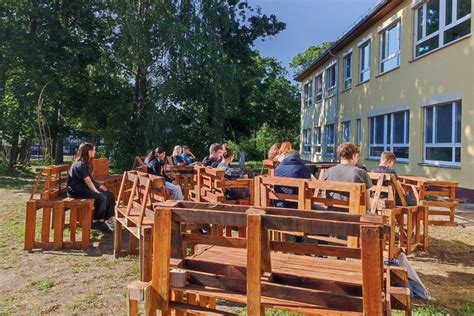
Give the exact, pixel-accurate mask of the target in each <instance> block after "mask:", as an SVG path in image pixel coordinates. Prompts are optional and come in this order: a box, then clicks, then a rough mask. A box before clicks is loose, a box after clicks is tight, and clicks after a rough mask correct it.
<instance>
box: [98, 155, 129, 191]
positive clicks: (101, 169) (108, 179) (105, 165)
mask: <svg viewBox="0 0 474 316" xmlns="http://www.w3.org/2000/svg"><path fill="white" fill-rule="evenodd" d="M92 178H94V180H95V181H97V182H98V183H99V184H100V185H105V186H106V187H107V190H109V191H110V192H112V193H113V194H114V196H115V197H117V195H118V191H119V188H120V183H121V181H122V175H121V174H113V175H111V174H110V171H109V160H108V159H107V158H97V159H93V160H92Z"/></svg>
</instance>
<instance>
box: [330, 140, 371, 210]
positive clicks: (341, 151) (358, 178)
mask: <svg viewBox="0 0 474 316" xmlns="http://www.w3.org/2000/svg"><path fill="white" fill-rule="evenodd" d="M337 154H338V156H339V159H340V161H341V162H340V163H339V164H338V165H336V166H334V167H332V168H329V169H328V170H326V173H325V174H324V180H327V181H340V182H352V183H364V184H365V188H366V191H365V194H366V197H365V198H366V199H365V200H366V201H369V189H370V188H371V187H372V180H371V179H370V177H369V174H368V173H367V171H365V170H363V169H361V168H359V167H357V164H358V162H359V159H360V148H359V146H357V145H355V144H352V143H343V144H341V145H339V147H338V148H337ZM328 195H329V196H330V197H332V198H334V199H340V200H346V201H347V200H349V195H348V193H339V192H328Z"/></svg>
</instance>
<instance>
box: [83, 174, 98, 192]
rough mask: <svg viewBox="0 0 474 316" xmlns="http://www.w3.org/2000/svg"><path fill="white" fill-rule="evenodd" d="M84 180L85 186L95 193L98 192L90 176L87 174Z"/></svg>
mask: <svg viewBox="0 0 474 316" xmlns="http://www.w3.org/2000/svg"><path fill="white" fill-rule="evenodd" d="M84 182H85V183H86V185H87V187H88V188H89V189H91V190H92V191H94V192H95V193H100V192H99V190H97V188H96V187H95V185H94V183H93V182H92V179H91V177H89V176H87V177H85V178H84Z"/></svg>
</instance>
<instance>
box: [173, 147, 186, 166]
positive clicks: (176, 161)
mask: <svg viewBox="0 0 474 316" xmlns="http://www.w3.org/2000/svg"><path fill="white" fill-rule="evenodd" d="M181 152H182V149H181V146H179V145H177V146H174V149H173V155H172V156H171V158H172V159H173V165H175V166H184V165H185V164H186V163H185V162H184V159H183V158H182V157H181Z"/></svg>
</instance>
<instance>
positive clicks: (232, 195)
mask: <svg viewBox="0 0 474 316" xmlns="http://www.w3.org/2000/svg"><path fill="white" fill-rule="evenodd" d="M233 160H234V150H233V149H232V148H229V147H227V149H226V151H225V152H224V154H223V155H222V161H221V162H220V163H219V165H218V166H217V168H219V169H222V170H224V172H225V173H224V178H225V179H227V180H237V179H241V178H246V177H247V175H245V174H244V173H243V171H242V169H240V168H232V167H231V166H230V165H231V163H232V161H233ZM225 195H226V199H228V200H239V199H243V198H245V197H246V196H248V195H249V192H248V190H245V189H244V188H234V189H226V192H225Z"/></svg>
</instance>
